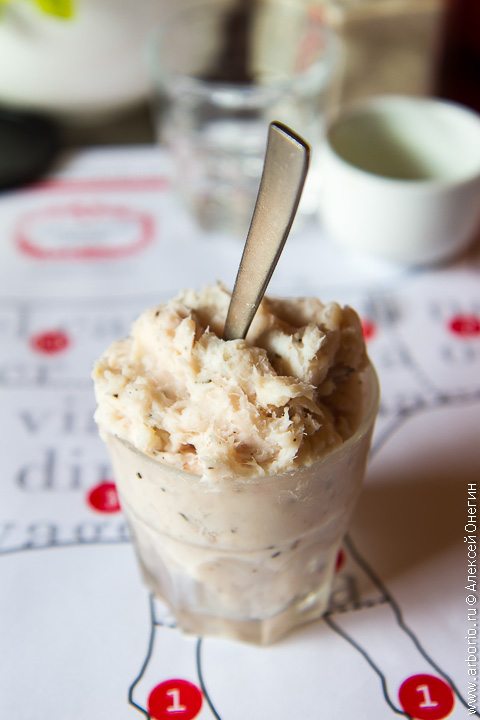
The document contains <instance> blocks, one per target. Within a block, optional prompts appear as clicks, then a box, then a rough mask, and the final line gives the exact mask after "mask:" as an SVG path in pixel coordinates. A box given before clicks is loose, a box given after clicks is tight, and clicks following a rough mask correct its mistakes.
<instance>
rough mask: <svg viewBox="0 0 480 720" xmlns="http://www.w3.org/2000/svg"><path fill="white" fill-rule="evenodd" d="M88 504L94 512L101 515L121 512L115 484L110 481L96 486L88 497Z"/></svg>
mask: <svg viewBox="0 0 480 720" xmlns="http://www.w3.org/2000/svg"><path fill="white" fill-rule="evenodd" d="M87 503H88V504H89V505H90V507H91V508H92V510H96V511H97V512H101V513H116V512H119V510H121V508H120V501H119V499H118V493H117V488H116V487H115V483H113V482H110V481H105V482H101V483H100V484H99V485H95V487H94V488H92V489H91V490H90V491H89V493H88V495H87Z"/></svg>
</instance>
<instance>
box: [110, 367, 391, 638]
mask: <svg viewBox="0 0 480 720" xmlns="http://www.w3.org/2000/svg"><path fill="white" fill-rule="evenodd" d="M361 382H362V393H361V396H362V405H361V409H360V420H359V424H358V427H357V430H356V432H355V433H354V434H353V435H352V436H351V437H350V438H349V439H348V440H346V441H345V442H344V443H343V444H342V445H340V446H337V447H336V448H335V449H333V450H332V451H331V452H329V453H328V454H326V455H325V456H324V457H322V458H321V459H319V460H318V461H316V462H315V463H314V464H312V465H310V466H303V467H298V468H295V469H294V470H292V471H291V472H286V473H284V474H281V475H275V476H264V477H253V478H244V477H242V478H239V477H237V478H233V479H232V478H229V479H225V480H219V481H217V482H215V483H212V482H211V481H208V482H207V481H205V480H204V479H202V477H200V476H197V475H193V474H190V473H186V472H183V471H181V470H178V469H176V468H174V467H172V466H168V465H166V464H164V463H162V462H159V461H158V460H156V459H154V458H152V457H148V456H146V455H144V454H142V453H141V452H139V451H137V450H136V449H135V448H133V447H132V446H131V445H129V444H127V443H126V442H125V441H123V440H121V439H119V438H117V437H114V436H111V435H110V436H109V437H108V439H107V444H108V447H109V451H110V455H111V458H112V462H113V469H114V475H115V478H116V482H117V487H118V490H119V494H120V499H121V504H122V507H123V510H124V512H125V515H126V518H127V520H128V522H129V526H130V529H131V535H132V539H133V543H134V546H135V549H136V553H137V557H138V560H139V563H140V566H141V569H142V571H143V576H144V579H145V581H146V583H147V585H148V586H149V587H150V589H151V590H152V591H153V592H154V593H155V594H156V595H157V596H159V597H160V598H162V599H163V600H165V601H166V602H167V604H168V605H169V607H170V608H171V610H172V612H173V614H174V616H175V617H176V620H177V622H178V624H179V626H180V627H181V628H182V629H183V630H185V631H187V632H190V633H195V634H198V635H203V634H211V635H224V636H228V637H233V638H237V639H240V640H245V641H249V642H254V643H258V644H268V643H271V642H273V641H275V640H276V639H277V638H279V637H281V636H282V635H284V634H285V633H287V632H288V631H289V630H291V629H292V628H294V627H296V626H297V625H300V624H303V623H305V622H307V621H309V620H313V619H315V618H318V617H320V616H321V615H322V614H323V613H324V612H325V610H326V609H327V605H328V600H329V594H330V589H331V584H332V577H333V573H334V568H335V560H336V556H337V553H338V550H339V547H340V544H341V541H342V538H343V535H344V533H345V531H346V529H347V525H348V522H349V519H350V515H351V513H352V510H353V507H354V504H355V501H356V499H357V496H358V493H359V490H360V487H361V483H362V479H363V476H364V472H365V464H366V459H367V455H368V450H369V445H370V438H371V434H372V429H373V425H374V422H375V417H376V413H377V409H378V401H379V389H378V383H377V378H376V375H375V371H374V370H373V368H372V366H368V368H367V369H366V371H364V373H363V375H362V378H361Z"/></svg>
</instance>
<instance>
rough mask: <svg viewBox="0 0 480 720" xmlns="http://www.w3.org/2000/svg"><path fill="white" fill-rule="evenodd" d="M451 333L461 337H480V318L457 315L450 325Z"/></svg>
mask: <svg viewBox="0 0 480 720" xmlns="http://www.w3.org/2000/svg"><path fill="white" fill-rule="evenodd" d="M448 328H449V330H450V332H452V333H453V334H454V335H458V336H459V337H464V338H469V337H478V336H480V316H478V315H455V316H454V317H452V318H451V319H450V321H449V323H448Z"/></svg>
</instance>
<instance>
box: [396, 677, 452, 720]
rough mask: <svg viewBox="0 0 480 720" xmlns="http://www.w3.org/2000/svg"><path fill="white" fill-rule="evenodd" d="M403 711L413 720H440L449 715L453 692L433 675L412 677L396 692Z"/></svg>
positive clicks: (443, 681)
mask: <svg viewBox="0 0 480 720" xmlns="http://www.w3.org/2000/svg"><path fill="white" fill-rule="evenodd" d="M398 699H399V700H400V705H401V706H402V708H403V710H404V711H405V712H406V713H407V715H409V716H410V717H411V718H414V719H415V720H442V719H443V718H446V717H448V716H449V715H450V713H451V712H452V710H453V705H454V703H455V697H454V695H453V690H452V688H451V687H450V685H448V684H447V683H446V682H445V680H442V679H441V678H439V677H435V676H434V675H412V676H411V677H409V678H407V679H406V680H404V682H403V683H402V684H401V686H400V690H399V691H398Z"/></svg>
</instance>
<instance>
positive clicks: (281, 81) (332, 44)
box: [145, 0, 340, 97]
mask: <svg viewBox="0 0 480 720" xmlns="http://www.w3.org/2000/svg"><path fill="white" fill-rule="evenodd" d="M259 4H260V5H265V6H268V5H271V6H272V7H275V8H276V9H278V8H279V7H282V6H283V7H285V8H289V9H290V10H292V11H293V12H295V13H297V14H302V13H303V14H304V15H305V16H308V8H307V7H305V6H302V5H299V4H298V3H296V2H293V1H292V0H259ZM206 7H207V8H208V7H213V8H216V9H218V8H219V7H220V6H219V4H218V3H217V2H215V0H190V2H189V3H188V4H184V5H183V7H181V8H178V7H177V8H175V9H174V10H171V9H170V10H169V11H168V12H167V13H166V14H165V18H164V20H163V22H162V24H161V26H159V27H157V28H155V29H154V30H152V32H151V33H150V38H149V40H148V42H147V44H146V48H145V50H146V52H145V60H146V64H147V68H148V70H149V72H150V76H151V80H152V82H153V85H154V88H155V89H157V90H158V89H162V88H165V87H166V82H165V81H166V80H169V81H174V82H175V83H179V82H180V83H181V82H183V83H184V84H185V87H188V90H189V92H193V93H196V94H198V95H210V96H211V94H212V93H215V92H217V93H219V94H221V93H225V94H226V93H228V92H230V93H232V92H235V93H237V94H240V95H243V96H245V97H249V96H254V95H256V94H260V93H261V94H265V93H266V92H268V91H277V92H279V91H285V89H288V88H290V87H292V86H293V85H295V84H297V83H299V82H301V81H302V80H303V81H307V80H309V79H310V78H313V77H316V76H318V77H319V78H328V77H329V76H330V75H331V72H332V69H333V68H334V67H335V65H336V63H337V60H338V57H339V52H340V50H339V48H340V43H339V40H338V37H337V35H336V33H335V31H334V29H333V28H332V27H331V26H329V25H327V24H326V22H324V20H323V19H321V18H320V17H319V16H318V15H312V17H311V19H310V22H309V28H315V29H316V30H317V31H320V33H321V34H322V39H323V42H324V50H323V52H322V54H321V56H320V57H317V58H315V59H314V60H313V61H312V62H311V63H310V64H309V66H308V67H307V68H306V69H303V70H299V71H293V72H292V73H291V74H290V75H288V76H287V75H285V76H283V77H278V78H275V79H272V80H269V81H268V82H266V83H265V84H264V85H260V84H247V83H246V84H240V83H235V82H223V81H222V82H213V81H209V80H202V79H200V78H198V77H195V75H194V74H190V73H182V72H171V71H166V72H162V65H161V62H159V60H158V58H159V49H160V47H161V38H162V37H164V36H165V35H166V34H167V33H168V29H169V28H168V25H169V23H170V22H171V21H172V20H174V19H179V18H182V17H188V13H189V11H191V10H198V9H200V8H206Z"/></svg>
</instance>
